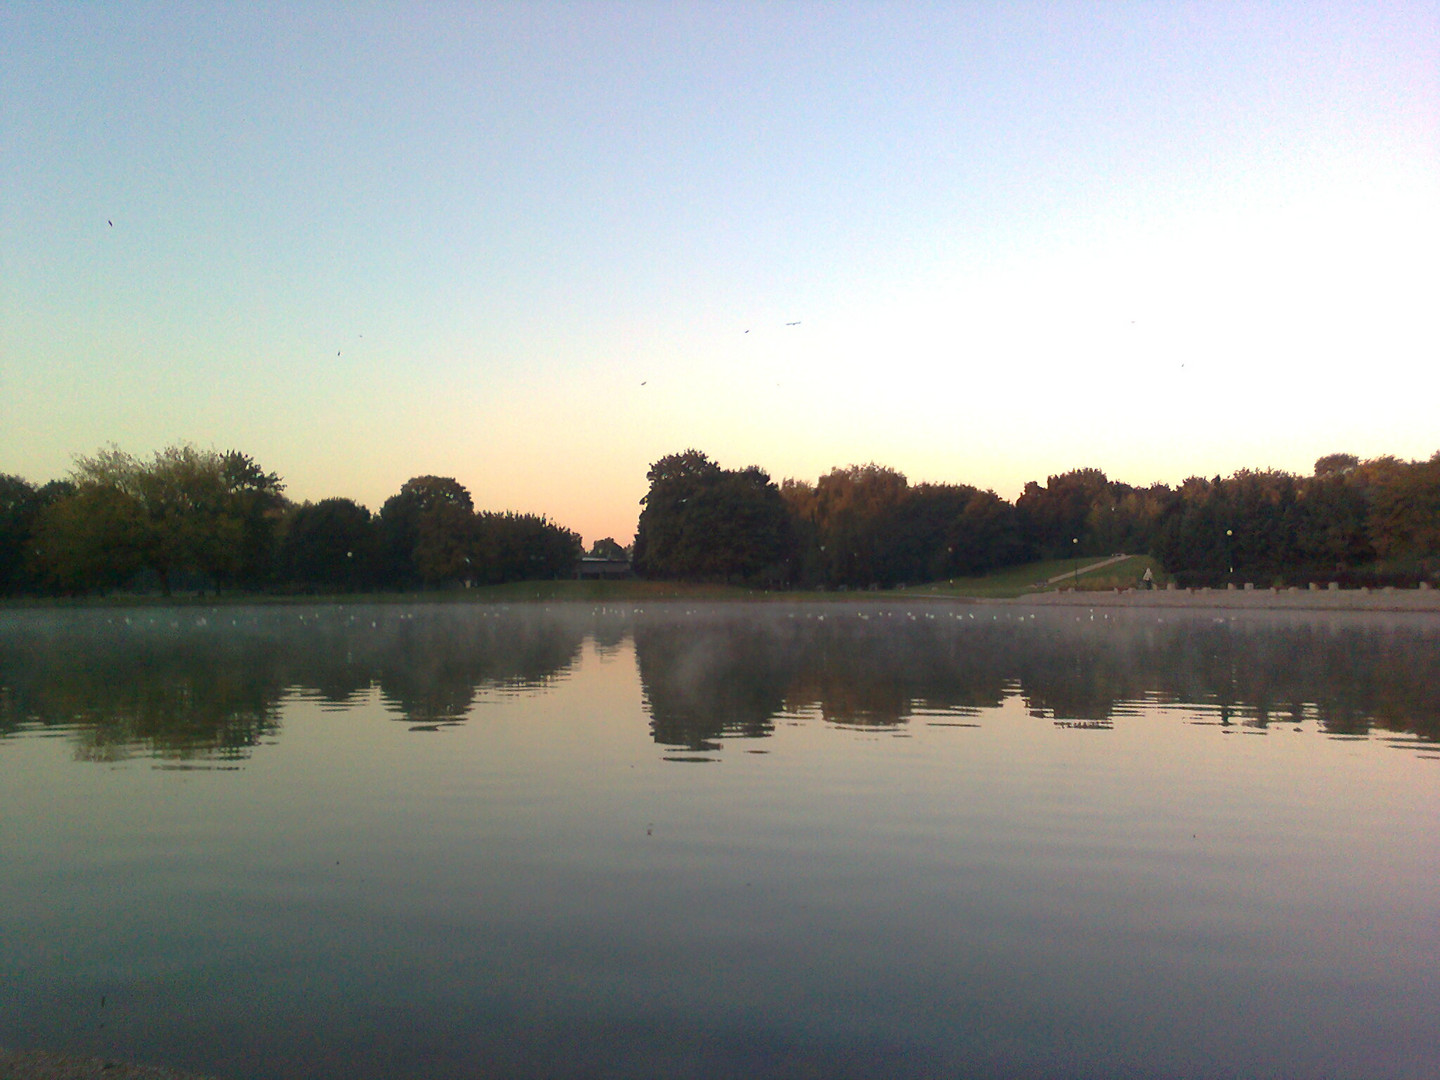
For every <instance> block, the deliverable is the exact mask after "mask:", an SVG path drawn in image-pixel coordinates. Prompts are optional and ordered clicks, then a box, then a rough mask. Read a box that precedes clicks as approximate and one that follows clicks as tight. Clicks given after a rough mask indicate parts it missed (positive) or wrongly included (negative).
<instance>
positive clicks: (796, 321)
mask: <svg viewBox="0 0 1440 1080" xmlns="http://www.w3.org/2000/svg"><path fill="white" fill-rule="evenodd" d="M785 325H786V326H799V325H800V320H799V319H796V320H795V321H794V322H787V323H786V324H785Z"/></svg>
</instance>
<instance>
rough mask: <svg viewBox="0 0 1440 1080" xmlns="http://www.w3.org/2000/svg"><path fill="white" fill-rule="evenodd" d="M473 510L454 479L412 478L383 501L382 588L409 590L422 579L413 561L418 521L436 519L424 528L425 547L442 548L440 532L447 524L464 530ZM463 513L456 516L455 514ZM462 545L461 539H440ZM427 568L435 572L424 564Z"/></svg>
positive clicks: (417, 565) (381, 542) (466, 493)
mask: <svg viewBox="0 0 1440 1080" xmlns="http://www.w3.org/2000/svg"><path fill="white" fill-rule="evenodd" d="M474 509H475V507H474V504H473V502H472V501H471V498H470V492H469V491H467V490H466V489H465V486H464V485H463V484H461V483H460V482H459V481H458V480H456V479H455V478H454V477H449V476H415V477H412V478H410V479H409V480H407V481H405V483H404V484H402V485H401V487H400V490H399V492H397V493H396V494H394V495H392V496H390V498H388V499H386V500H385V505H384V506H382V507H381V508H380V515H379V517H380V544H381V577H382V580H383V581H384V583H385V584H386V585H389V586H392V587H396V588H412V587H414V586H415V585H418V584H419V583H420V582H421V581H423V580H425V578H424V575H422V573H421V571H420V566H419V564H418V563H417V561H416V548H417V547H418V546H419V544H420V532H421V522H422V520H424V519H425V518H426V517H427V516H428V517H433V518H435V519H436V520H434V521H432V522H431V524H430V525H429V526H428V527H427V537H428V546H429V549H430V550H432V551H433V550H434V549H435V548H437V547H438V546H442V545H441V544H440V541H441V539H442V537H441V535H440V529H441V528H442V526H443V525H446V524H448V525H450V526H453V527H455V528H457V529H459V530H460V531H461V532H464V531H465V529H467V528H468V522H467V519H466V516H465V515H469V514H471V513H473V511H474ZM457 510H458V511H463V513H457V512H456V511H457ZM444 539H447V540H448V541H453V543H454V544H463V543H464V539H463V537H450V538H444ZM427 567H428V569H430V570H431V571H434V570H435V569H437V567H436V565H435V564H433V563H427Z"/></svg>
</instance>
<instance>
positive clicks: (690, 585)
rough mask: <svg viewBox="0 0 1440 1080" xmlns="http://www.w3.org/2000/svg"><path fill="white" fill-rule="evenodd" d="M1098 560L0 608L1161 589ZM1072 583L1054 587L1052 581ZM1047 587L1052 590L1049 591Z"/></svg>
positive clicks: (1133, 561) (3, 604)
mask: <svg viewBox="0 0 1440 1080" xmlns="http://www.w3.org/2000/svg"><path fill="white" fill-rule="evenodd" d="M1096 561H1098V560H1096V559H1093V558H1087V559H1079V560H1076V559H1051V560H1047V561H1042V562H1034V563H1026V564H1025V565H1024V566H1014V567H1009V568H1007V569H1005V570H1001V571H997V572H995V573H993V574H987V575H985V576H983V577H973V578H955V579H953V580H949V581H937V582H932V583H930V584H926V585H915V586H911V587H910V588H908V589H889V590H882V591H879V592H871V591H861V590H836V589H832V590H826V591H823V592H821V591H808V590H793V591H786V592H770V591H764V590H758V589H746V588H741V587H739V586H735V585H708V584H700V583H695V582H684V581H642V580H640V579H638V578H629V579H622V580H618V581H573V580H565V581H515V582H510V583H508V584H505V585H486V586H481V587H479V588H474V589H425V590H419V591H415V592H360V593H284V594H280V593H243V592H233V593H222V594H221V595H220V596H218V597H217V596H215V595H214V594H213V593H210V594H206V595H203V596H200V595H195V594H184V595H180V594H177V595H174V596H169V597H165V596H158V595H152V594H133V593H114V594H111V595H109V596H87V597H77V598H60V599H24V600H5V601H0V610H5V609H10V610H14V609H24V608H40V609H68V608H105V607H176V606H179V607H215V606H225V605H232V604H236V605H238V604H247V605H248V604H259V605H282V606H283V605H294V604H317V603H321V604H519V603H536V602H541V603H569V602H573V603H591V604H605V603H620V602H628V603H635V602H644V601H656V600H695V601H704V600H767V599H770V600H774V599H790V600H801V599H804V600H841V599H855V598H856V597H861V596H868V597H882V596H889V597H917V596H931V597H935V596H943V597H954V598H956V599H964V598H966V597H975V598H978V599H1008V598H1012V597H1017V596H1025V595H1027V594H1030V593H1034V592H1043V591H1047V590H1054V589H1063V588H1080V589H1082V590H1106V589H1115V588H1121V589H1124V588H1129V587H1132V586H1136V585H1139V583H1140V580H1141V578H1142V577H1143V576H1144V573H1145V570H1146V568H1147V567H1150V568H1151V569H1152V570H1153V572H1154V574H1155V578H1156V580H1157V581H1162V580H1163V578H1162V576H1161V572H1160V569H1159V567H1157V566H1155V564H1154V562H1153V560H1151V559H1150V558H1149V557H1148V556H1141V555H1136V556H1132V557H1130V558H1128V559H1126V560H1124V561H1123V562H1118V563H1114V564H1112V565H1110V566H1106V567H1104V568H1102V569H1098V570H1093V571H1089V572H1086V571H1085V568H1086V567H1087V566H1089V565H1091V564H1092V563H1094V562H1096ZM1076 569H1079V570H1080V571H1081V572H1080V573H1079V575H1078V576H1076V577H1070V576H1066V577H1064V578H1063V579H1062V580H1060V581H1058V582H1054V583H1048V582H1050V579H1051V578H1055V577H1058V576H1060V575H1070V574H1071V573H1072V572H1073V571H1075V570H1076ZM1047 583H1048V584H1047Z"/></svg>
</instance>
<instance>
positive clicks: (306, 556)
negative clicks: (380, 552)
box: [280, 499, 376, 590]
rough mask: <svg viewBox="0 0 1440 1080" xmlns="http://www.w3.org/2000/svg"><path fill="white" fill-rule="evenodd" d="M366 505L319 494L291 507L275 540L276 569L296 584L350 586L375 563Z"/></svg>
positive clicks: (365, 579)
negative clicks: (280, 535)
mask: <svg viewBox="0 0 1440 1080" xmlns="http://www.w3.org/2000/svg"><path fill="white" fill-rule="evenodd" d="M375 553H376V542H375V530H374V526H373V524H372V520H371V517H370V511H369V510H367V509H366V508H365V507H363V506H360V505H359V504H358V503H355V502H353V501H351V500H350V499H322V500H321V501H320V502H318V503H308V502H307V503H304V504H303V505H301V506H297V507H295V508H294V510H292V511H291V513H290V515H289V519H288V521H287V522H286V528H285V538H284V540H283V542H282V543H281V546H280V566H281V573H282V575H283V576H284V577H285V579H286V580H288V581H291V582H294V583H295V584H300V585H314V586H320V587H322V588H327V589H345V590H355V589H360V588H363V587H364V586H366V585H368V584H369V583H370V581H371V580H372V578H373V574H374V565H375Z"/></svg>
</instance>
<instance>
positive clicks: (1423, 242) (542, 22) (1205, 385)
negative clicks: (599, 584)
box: [0, 0, 1440, 541]
mask: <svg viewBox="0 0 1440 1080" xmlns="http://www.w3.org/2000/svg"><path fill="white" fill-rule="evenodd" d="M107 221H113V222H114V224H113V226H112V225H108V224H107ZM1437 251H1440V5H1437V4H1435V3H1433V2H1432V3H1409V4H1407V3H1392V4H1344V5H1328V4H1323V3H1298V2H1297V3H1268V4H1253V3H1252V4H1232V3H1224V4H1222V3H1213V4H1180V3H1145V4H1133V5H1132V4H1123V3H1094V4H1078V3H1052V4H964V3H953V4H937V5H919V4H910V3H907V4H898V3H897V4H825V5H805V4H720V3H708V4H658V3H657V4H638V3H637V4H613V5H612V4H580V3H574V4H544V3H535V4H526V5H502V4H494V3H489V4H484V5H473V6H469V5H452V6H438V5H423V6H422V5H384V6H382V5H371V6H365V5H358V4H340V5H321V4H305V5H266V6H262V5H243V6H222V5H165V4H126V5H109V4H106V5H56V4H34V5H31V4H19V3H9V2H3V0H0V471H4V472H13V473H19V474H21V475H24V476H28V477H30V478H31V479H35V480H44V479H48V478H50V477H52V476H58V475H63V474H64V473H65V472H66V471H67V470H68V468H69V465H70V459H71V456H72V455H73V454H76V453H90V452H93V451H94V450H95V449H97V448H98V447H100V446H101V445H103V444H105V443H108V442H112V441H113V442H116V443H118V444H119V445H121V446H122V447H124V448H126V449H129V450H131V451H134V452H137V453H147V452H149V451H150V450H153V449H156V448H158V447H159V446H162V445H165V444H167V443H170V442H175V441H180V440H186V441H191V442H194V443H196V444H198V445H201V446H211V445H213V446H216V447H218V448H222V449H224V448H229V447H232V446H233V447H237V448H240V449H243V450H246V451H248V452H249V453H251V454H253V455H254V456H255V457H257V458H258V459H259V460H260V461H261V463H262V464H264V465H265V466H266V467H267V468H270V469H274V470H277V471H279V472H280V473H281V474H282V475H283V476H284V477H285V478H286V480H287V482H288V484H289V492H290V494H291V495H292V496H293V497H296V498H321V497H324V496H327V495H347V496H350V497H353V498H356V499H359V500H360V501H362V502H364V503H366V504H367V505H369V506H371V507H372V508H378V506H379V504H380V503H381V502H382V501H383V500H384V498H385V497H386V496H388V495H389V494H392V493H393V492H394V491H395V490H396V489H397V488H398V487H399V485H400V484H401V483H402V482H403V481H404V480H405V479H406V478H407V477H409V476H411V475H415V474H418V473H425V472H434V473H440V474H443V475H452V476H456V477H458V478H459V479H460V480H461V481H462V482H463V483H465V484H467V485H468V486H469V487H470V488H471V490H472V492H473V493H474V494H475V497H476V501H477V504H479V505H480V506H482V507H485V508H488V509H515V510H521V511H535V512H544V513H548V514H549V515H551V516H552V517H553V518H555V519H557V520H559V521H560V522H562V523H564V524H567V525H569V526H571V527H573V528H576V529H577V530H579V531H580V532H582V533H583V534H584V535H585V536H586V538H587V539H589V540H593V539H595V538H596V537H597V536H600V535H604V534H607V533H608V534H612V535H615V536H617V537H618V538H620V539H621V540H622V541H623V540H628V539H629V537H630V535H631V534H632V533H633V530H634V521H635V514H636V511H637V507H636V501H637V500H638V499H639V497H640V496H641V495H642V494H643V493H644V489H645V479H644V473H645V469H646V467H647V465H648V463H649V462H650V461H653V460H654V459H655V458H657V457H659V456H661V455H663V454H665V453H669V452H672V451H676V450H680V449H684V448H685V447H687V446H696V447H698V448H700V449H704V450H706V451H708V452H709V453H710V454H711V455H712V456H713V457H716V458H717V459H719V460H720V462H721V463H722V464H724V465H727V466H740V465H746V464H751V463H755V464H759V465H762V466H764V467H765V468H767V469H768V470H770V472H771V473H772V474H773V475H774V476H776V478H777V479H778V478H780V477H783V476H792V475H793V476H803V477H807V478H809V479H814V478H815V477H816V476H817V475H819V474H820V473H821V472H823V471H825V470H827V469H829V468H830V467H832V466H835V465H844V464H849V463H851V462H864V461H870V460H875V461H878V462H881V463H884V464H889V465H892V466H894V467H897V468H899V469H901V470H903V471H904V472H906V473H907V474H908V475H909V476H910V477H911V479H912V480H915V481H919V480H936V481H941V480H945V481H959V482H966V483H973V484H977V485H979V486H982V487H994V488H995V489H996V490H997V491H999V492H1000V493H1001V494H1002V495H1005V496H1006V497H1014V495H1015V494H1016V493H1017V492H1018V491H1019V489H1020V487H1021V485H1023V483H1024V482H1025V481H1026V480H1027V479H1040V480H1043V479H1044V477H1045V476H1046V475H1047V474H1048V473H1052V472H1058V471H1063V470H1065V469H1068V468H1072V467H1077V466H1096V467H1099V468H1103V469H1105V470H1106V471H1107V472H1108V473H1109V474H1110V475H1111V476H1113V477H1116V478H1117V479H1122V480H1126V481H1129V482H1131V483H1139V484H1143V483H1149V482H1151V481H1154V480H1164V481H1168V482H1172V483H1173V482H1178V481H1179V480H1181V479H1183V478H1184V477H1185V476H1186V475H1189V474H1193V473H1204V474H1207V475H1209V474H1214V473H1228V472H1231V471H1233V470H1234V469H1236V468H1241V467H1267V466H1274V467H1280V468H1289V469H1295V470H1301V471H1308V469H1309V466H1310V464H1311V462H1313V460H1314V459H1315V458H1316V457H1317V456H1319V455H1320V454H1323V453H1327V452H1330V451H1335V450H1350V451H1352V452H1355V453H1358V454H1361V455H1362V456H1370V455H1375V454H1381V453H1395V454H1399V455H1401V456H1404V457H1421V456H1425V457H1428V456H1429V455H1430V454H1431V453H1432V452H1434V451H1435V450H1436V449H1437V448H1440V425H1437V423H1436V422H1435V415H1436V413H1435V408H1434V402H1435V400H1436V398H1437V392H1440V334H1437V329H1436V316H1435V314H1434V309H1435V307H1436V302H1435V297H1436V296H1437V295H1440V270H1437V259H1436V254H1435V253H1436V252H1437ZM794 321H799V322H800V325H799V326H793V327H792V326H786V325H785V324H786V323H789V322H794ZM747 330H748V331H750V332H749V333H748V334H747V333H745V331H747ZM337 352H338V353H339V355H338V356H337V355H336V354H337ZM642 384H643V385H642Z"/></svg>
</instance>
